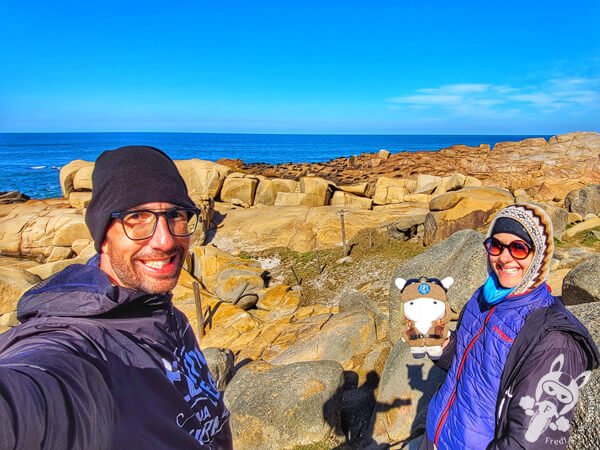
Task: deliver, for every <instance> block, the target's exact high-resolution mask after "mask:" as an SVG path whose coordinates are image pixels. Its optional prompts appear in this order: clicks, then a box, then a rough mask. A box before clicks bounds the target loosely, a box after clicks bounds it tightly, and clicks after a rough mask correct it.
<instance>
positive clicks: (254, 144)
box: [0, 133, 550, 198]
mask: <svg viewBox="0 0 600 450" xmlns="http://www.w3.org/2000/svg"><path fill="white" fill-rule="evenodd" d="M528 137H545V138H549V137H550V136H539V135H536V136H533V135H532V136H522V135H321V134H319V135H308V134H226V133H0V192H6V191H15V190H16V191H20V192H22V193H24V194H27V195H29V196H30V197H32V198H53V197H61V195H62V194H61V191H60V184H59V178H58V174H59V170H60V168H61V167H62V166H64V165H65V164H67V163H69V162H70V161H72V160H74V159H84V160H87V161H94V160H95V159H96V158H97V157H98V155H99V154H100V153H102V152H103V151H104V150H109V149H114V148H117V147H120V146H123V145H135V144H139V145H151V146H154V147H158V148H160V149H161V150H164V151H165V152H166V153H168V154H169V156H171V157H172V158H173V159H190V158H199V159H206V160H209V161H216V160H218V159H220V158H231V159H236V158H239V159H241V160H242V161H244V162H246V163H252V162H264V163H269V164H279V163H286V162H323V161H329V160H331V159H334V158H338V157H340V156H345V157H348V156H352V155H359V154H361V153H374V152H378V151H379V150H381V149H386V150H388V151H390V152H392V153H396V152H400V151H409V152H411V151H421V150H423V151H437V150H440V149H442V148H445V147H449V146H451V145H454V144H464V145H472V146H478V145H479V144H489V145H491V146H494V144H496V142H502V141H518V140H521V139H525V138H528Z"/></svg>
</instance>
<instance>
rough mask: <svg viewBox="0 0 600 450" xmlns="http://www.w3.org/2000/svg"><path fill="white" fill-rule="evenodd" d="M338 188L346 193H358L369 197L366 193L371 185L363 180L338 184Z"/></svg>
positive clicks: (360, 195)
mask: <svg viewBox="0 0 600 450" xmlns="http://www.w3.org/2000/svg"><path fill="white" fill-rule="evenodd" d="M338 189H339V190H341V191H344V192H347V193H348V194H354V195H358V196H359V197H369V194H368V193H369V191H370V190H371V185H370V184H369V183H366V182H365V183H358V184H351V185H346V186H338Z"/></svg>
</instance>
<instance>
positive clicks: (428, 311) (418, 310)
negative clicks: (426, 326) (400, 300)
mask: <svg viewBox="0 0 600 450" xmlns="http://www.w3.org/2000/svg"><path fill="white" fill-rule="evenodd" d="M445 315H446V304H445V303H444V302H442V301H440V300H436V299H433V298H427V297H418V298H415V299H413V300H410V301H408V302H406V303H404V317H406V318H407V319H408V320H414V321H415V322H423V321H429V322H433V321H435V320H439V319H441V318H442V317H444V316H445Z"/></svg>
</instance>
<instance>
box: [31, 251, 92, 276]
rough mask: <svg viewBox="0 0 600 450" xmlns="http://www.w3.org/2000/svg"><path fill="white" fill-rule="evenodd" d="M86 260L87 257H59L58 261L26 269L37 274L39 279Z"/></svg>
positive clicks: (83, 262)
mask: <svg viewBox="0 0 600 450" xmlns="http://www.w3.org/2000/svg"><path fill="white" fill-rule="evenodd" d="M86 262H87V258H81V257H77V258H72V259H61V260H60V261H54V262H49V263H46V264H40V265H39V266H35V267H30V268H29V269H27V271H28V272H29V273H32V274H33V275H36V276H38V277H39V278H40V279H42V280H45V279H46V278H50V277H51V276H52V275H54V274H55V273H58V272H60V271H61V270H63V269H64V268H65V267H67V266H70V265H71V264H85V263H86Z"/></svg>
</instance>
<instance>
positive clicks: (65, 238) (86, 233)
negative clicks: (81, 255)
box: [52, 214, 92, 247]
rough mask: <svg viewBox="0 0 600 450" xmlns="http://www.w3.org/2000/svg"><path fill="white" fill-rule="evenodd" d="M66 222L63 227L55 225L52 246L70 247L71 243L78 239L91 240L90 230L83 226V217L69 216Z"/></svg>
mask: <svg viewBox="0 0 600 450" xmlns="http://www.w3.org/2000/svg"><path fill="white" fill-rule="evenodd" d="M68 219H69V220H68V222H67V223H65V224H64V225H62V226H61V225H60V224H57V226H56V228H55V230H56V231H55V232H54V237H53V238H52V245H53V246H55V247H71V245H73V242H75V241H76V240H78V239H89V240H91V239H92V235H91V234H90V230H89V229H88V227H87V225H86V224H85V220H84V218H83V216H81V215H79V214H77V215H69V216H68Z"/></svg>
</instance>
